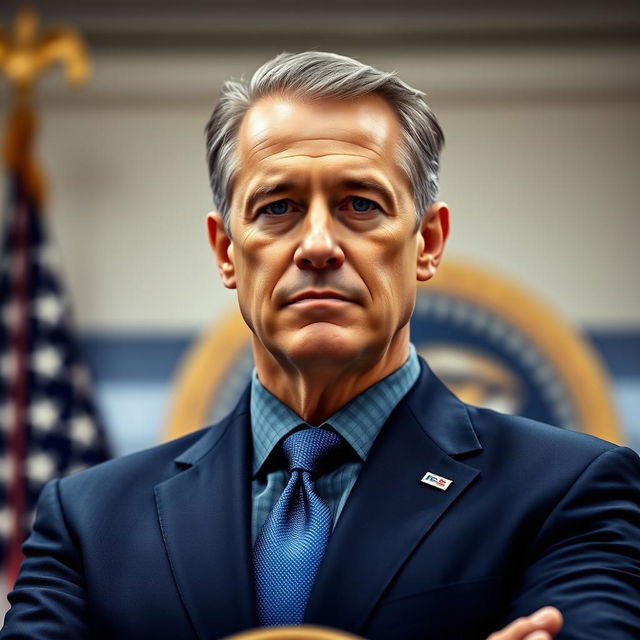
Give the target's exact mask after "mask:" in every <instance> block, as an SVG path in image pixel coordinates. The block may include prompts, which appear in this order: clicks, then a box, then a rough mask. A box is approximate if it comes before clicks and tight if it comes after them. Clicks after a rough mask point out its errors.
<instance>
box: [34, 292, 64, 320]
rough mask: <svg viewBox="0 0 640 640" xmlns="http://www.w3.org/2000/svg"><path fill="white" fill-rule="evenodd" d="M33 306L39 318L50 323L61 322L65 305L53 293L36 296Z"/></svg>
mask: <svg viewBox="0 0 640 640" xmlns="http://www.w3.org/2000/svg"><path fill="white" fill-rule="evenodd" d="M33 306H34V309H35V315H36V317H37V318H38V320H40V321H41V322H46V323H48V324H56V323H57V322H59V321H60V318H62V314H63V312H64V307H63V306H62V302H61V301H60V299H59V298H58V297H57V296H54V295H51V294H48V295H45V296H41V297H39V298H36V299H35V301H34V303H33Z"/></svg>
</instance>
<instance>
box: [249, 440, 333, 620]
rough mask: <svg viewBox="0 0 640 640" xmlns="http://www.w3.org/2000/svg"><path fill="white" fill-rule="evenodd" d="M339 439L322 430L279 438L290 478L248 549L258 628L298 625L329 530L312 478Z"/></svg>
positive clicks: (325, 510) (328, 513)
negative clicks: (251, 561)
mask: <svg viewBox="0 0 640 640" xmlns="http://www.w3.org/2000/svg"><path fill="white" fill-rule="evenodd" d="M341 443H342V438H341V437H340V436H339V435H338V434H337V433H335V432H333V431H328V430H326V429H321V428H312V429H304V430H302V431H296V432H295V433H292V434H291V435H290V436H288V437H287V438H285V439H284V440H283V442H282V445H281V446H282V451H283V453H284V455H285V458H286V460H287V462H288V464H289V469H290V471H291V478H290V479H289V482H288V484H287V486H286V487H285V488H284V491H283V492H282V495H281V496H280V498H279V499H278V501H277V502H276V504H275V505H274V507H273V509H272V510H271V512H270V513H269V516H268V517H267V520H266V521H265V523H264V525H263V527H262V529H261V530H260V533H259V534H258V537H257V539H256V542H255V546H254V548H253V565H254V571H255V581H256V601H257V605H258V617H259V620H260V624H261V625H263V626H271V625H291V624H300V622H301V621H302V616H303V614H304V610H305V608H306V606H307V600H308V599H309V593H310V592H311V587H312V586H313V582H314V580H315V577H316V574H317V572H318V567H319V566H320V562H321V561H322V557H323V555H324V551H325V548H326V546H327V541H328V540H329V535H330V534H331V511H330V509H329V507H328V506H327V504H326V502H324V501H323V500H322V498H320V496H319V495H318V493H317V492H316V489H315V485H314V476H315V475H316V473H317V472H318V471H319V470H320V469H321V468H322V465H323V463H326V461H327V458H328V457H330V455H331V453H333V452H335V451H336V450H337V449H338V448H339V447H340V445H341Z"/></svg>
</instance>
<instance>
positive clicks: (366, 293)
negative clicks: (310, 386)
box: [209, 95, 447, 366]
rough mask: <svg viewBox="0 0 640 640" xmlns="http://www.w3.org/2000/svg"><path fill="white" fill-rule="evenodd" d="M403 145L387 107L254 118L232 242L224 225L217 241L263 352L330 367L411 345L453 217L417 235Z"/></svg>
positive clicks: (326, 105) (288, 101)
mask: <svg viewBox="0 0 640 640" xmlns="http://www.w3.org/2000/svg"><path fill="white" fill-rule="evenodd" d="M399 141H400V128H399V124H398V121H397V118H396V116H395V113H394V112H393V110H392V108H391V107H390V106H389V105H388V104H387V103H386V101H384V100H383V99H382V98H381V97H379V96H377V95H369V96H366V97H363V98H360V99H357V100H344V101H339V100H318V101H315V102H311V101H301V100H298V99H295V98H286V97H282V96H272V97H267V98H263V99H262V100H260V101H259V102H258V103H256V104H255V105H254V106H253V107H252V108H251V109H250V110H249V112H248V113H247V115H246V116H245V118H244V120H243V123H242V126H241V128H240V131H239V138H238V150H239V167H240V169H239V171H238V173H237V174H236V177H235V179H234V184H233V195H232V211H231V219H230V227H231V238H226V236H225V235H224V234H223V231H222V228H221V224H220V219H219V216H216V215H215V214H214V215H212V216H211V217H210V220H209V230H210V235H211V241H212V244H213V245H214V247H215V250H216V255H217V258H218V265H219V268H220V272H221V274H222V277H223V282H224V284H225V286H227V287H230V288H237V291H238V301H239V305H240V309H241V312H242V315H243V317H244V319H245V321H246V322H247V324H248V325H249V327H250V328H251V330H252V331H253V333H254V334H255V338H254V348H255V349H257V350H258V352H260V351H262V352H263V353H264V355H267V354H270V355H271V356H274V357H275V358H276V359H277V360H278V361H279V362H280V363H283V362H289V363H291V364H293V365H294V366H297V365H299V364H302V363H305V362H316V363H318V364H320V362H321V361H331V362H335V361H340V360H343V361H346V360H348V359H358V358H360V359H362V357H363V356H366V355H367V354H379V353H381V352H383V351H384V350H385V349H388V348H389V347H390V346H392V345H393V343H394V341H397V340H399V339H400V337H401V336H404V337H405V338H406V337H407V336H408V333H407V332H408V322H409V318H410V316H411V313H412V311H413V306H414V303H415V293H416V278H417V279H421V280H426V279H428V278H429V277H431V275H433V272H434V271H435V268H436V266H437V262H438V260H439V257H440V252H441V250H442V245H443V243H444V239H445V237H446V232H447V221H446V217H447V212H446V208H445V207H444V205H442V204H439V205H434V207H432V211H430V212H428V213H427V220H426V221H425V223H424V224H423V226H422V228H421V229H419V230H418V231H416V212H415V208H414V203H413V194H412V191H411V188H410V185H409V183H408V180H407V178H406V176H405V175H404V173H403V172H402V170H401V169H400V167H399V166H398V164H397V162H396V160H397V157H398V145H399ZM381 350H382V351H381ZM257 355H260V353H258V354H257Z"/></svg>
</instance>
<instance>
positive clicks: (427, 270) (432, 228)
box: [417, 202, 449, 282]
mask: <svg viewBox="0 0 640 640" xmlns="http://www.w3.org/2000/svg"><path fill="white" fill-rule="evenodd" d="M418 235H419V245H418V268H417V279H418V280H420V281H421V282H425V281H426V280H430V279H431V278H433V276H434V275H435V274H436V271H437V269H438V266H439V264H440V260H441V259H442V252H443V251H444V245H445V242H446V241H447V236H448V235H449V207H447V205H446V204H445V203H444V202H434V203H433V204H432V205H431V206H430V207H429V208H428V209H427V210H426V212H425V214H424V218H423V219H422V222H421V224H420V230H419V232H418Z"/></svg>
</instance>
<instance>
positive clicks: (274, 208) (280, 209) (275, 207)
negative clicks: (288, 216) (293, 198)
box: [264, 200, 289, 216]
mask: <svg viewBox="0 0 640 640" xmlns="http://www.w3.org/2000/svg"><path fill="white" fill-rule="evenodd" d="M264 209H265V211H266V212H267V213H271V214H273V215H276V216H279V215H282V214H283V213H287V211H288V210H289V203H288V202H287V201H286V200H276V201H275V202H272V203H271V204H268V205H267V206H266V207H265V208H264Z"/></svg>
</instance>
